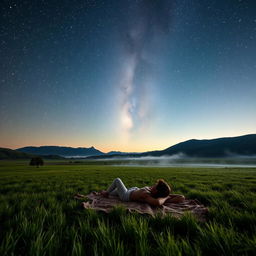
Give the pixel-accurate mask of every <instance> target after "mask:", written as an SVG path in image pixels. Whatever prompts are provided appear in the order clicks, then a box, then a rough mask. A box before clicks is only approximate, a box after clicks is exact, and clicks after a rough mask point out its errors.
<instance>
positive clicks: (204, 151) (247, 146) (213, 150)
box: [0, 134, 256, 159]
mask: <svg viewBox="0 0 256 256" xmlns="http://www.w3.org/2000/svg"><path fill="white" fill-rule="evenodd" d="M176 154H183V155H184V156H187V157H213V158H214V157H230V156H256V134H248V135H244V136H238V137H226V138H217V139H210V140H196V139H192V140H187V141H184V142H181V143H178V144H176V145H174V146H171V147H169V148H166V149H164V150H156V151H148V152H144V153H125V152H120V151H111V152H108V153H103V152H101V151H100V150H98V149H95V148H94V147H90V148H82V147H79V148H72V147H61V146H40V147H23V148H18V149H16V150H11V149H6V148H0V159H22V158H24V159H27V158H31V157H32V156H35V155H41V156H44V157H45V158H61V157H66V158H69V157H77V158H88V159H99V158H113V157H144V156H156V157H157V156H171V155H176Z"/></svg>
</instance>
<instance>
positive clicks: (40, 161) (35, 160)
mask: <svg viewBox="0 0 256 256" xmlns="http://www.w3.org/2000/svg"><path fill="white" fill-rule="evenodd" d="M29 165H32V166H36V167H37V168H38V167H39V165H44V160H43V159H42V158H41V157H39V156H37V157H33V158H32V159H31V160H30V163H29Z"/></svg>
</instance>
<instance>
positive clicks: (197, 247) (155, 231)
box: [0, 162, 256, 256]
mask: <svg viewBox="0 0 256 256" xmlns="http://www.w3.org/2000/svg"><path fill="white" fill-rule="evenodd" d="M116 177H120V178H122V179H123V180H124V182H125V183H126V184H127V186H128V187H129V186H138V187H140V186H145V185H149V184H152V183H154V182H155V180H156V179H157V178H160V177H161V178H164V179H166V180H167V181H168V182H170V183H171V184H172V186H173V189H174V192H175V193H182V194H184V195H185V196H186V197H188V198H193V199H195V198H196V199H198V200H199V201H201V202H202V203H204V204H205V205H207V206H208V207H209V216H208V221H207V222H206V223H199V222H198V221H197V220H196V219H194V217H193V216H191V215H189V214H188V215H186V216H184V217H183V218H182V219H181V220H177V219H175V218H173V217H171V216H169V215H168V216H166V217H164V218H162V217H161V216H157V217H154V218H152V217H148V216H141V215H138V214H127V213H126V212H125V210H124V209H122V208H120V207H118V208H116V209H115V210H113V212H111V213H110V214H109V215H106V214H101V213H95V212H94V211H91V210H82V209H80V208H79V205H80V202H79V201H76V200H74V199H73V195H74V194H75V193H77V192H80V193H83V194H87V193H89V192H90V191H92V190H101V189H105V188H106V187H107V186H108V184H109V183H110V182H112V180H113V179H114V178H116ZM255 188H256V169H232V168H229V169H217V168H216V169H206V168H200V169H193V168H155V167H154V168H153V167H152V168H149V167H147V168H143V167H117V166H104V165H98V166H97V165H70V164H69V165H65V164H64V163H63V164H62V165H61V164H58V165H54V164H53V162H52V164H48V165H46V166H44V167H42V168H35V167H31V166H28V165H27V163H25V162H12V163H11V162H0V191H1V193H0V255H40V256H41V255H255V253H256V216H255V213H256V189H255Z"/></svg>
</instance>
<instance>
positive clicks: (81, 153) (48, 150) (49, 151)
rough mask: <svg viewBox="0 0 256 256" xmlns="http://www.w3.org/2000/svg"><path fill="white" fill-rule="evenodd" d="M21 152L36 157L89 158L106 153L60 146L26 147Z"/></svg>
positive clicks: (91, 149) (92, 149)
mask: <svg viewBox="0 0 256 256" xmlns="http://www.w3.org/2000/svg"><path fill="white" fill-rule="evenodd" d="M17 150H18V151H20V152H24V153H29V154H35V155H59V156H64V157H87V156H99V155H103V154H104V153H103V152H101V151H99V150H97V149H95V148H94V147H90V148H72V147H60V146H41V147H24V148H18V149H17Z"/></svg>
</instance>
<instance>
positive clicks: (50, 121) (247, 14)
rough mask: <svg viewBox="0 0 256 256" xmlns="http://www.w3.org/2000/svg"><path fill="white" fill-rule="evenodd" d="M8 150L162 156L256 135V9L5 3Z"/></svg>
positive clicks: (0, 131)
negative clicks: (190, 142) (50, 148)
mask: <svg viewBox="0 0 256 256" xmlns="http://www.w3.org/2000/svg"><path fill="white" fill-rule="evenodd" d="M1 17H2V22H1V24H0V29H1V30H0V31H1V33H0V60H1V61H0V67H1V68H0V147H6V148H12V149H16V148H19V147H24V146H44V145H56V146H70V147H91V146H94V147H95V148H97V149H99V150H101V151H103V152H108V151H111V150H120V151H126V152H142V151H149V150H160V149H164V148H167V147H169V146H171V145H174V144H176V143H178V142H182V141H184V140H187V139H193V138H194V139H211V138H217V137H232V136H239V135H245V134H251V133H256V1H253V0H224V1H223V0H215V1H201V0H169V1H168V0H137V1H136V0H120V1H114V0H113V1H112V0H108V1H100V0H87V1H86V0H74V1H68V0H62V1H50V0H46V1H39V0H35V1H15V0H13V1H5V2H4V3H3V4H2V7H1Z"/></svg>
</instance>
